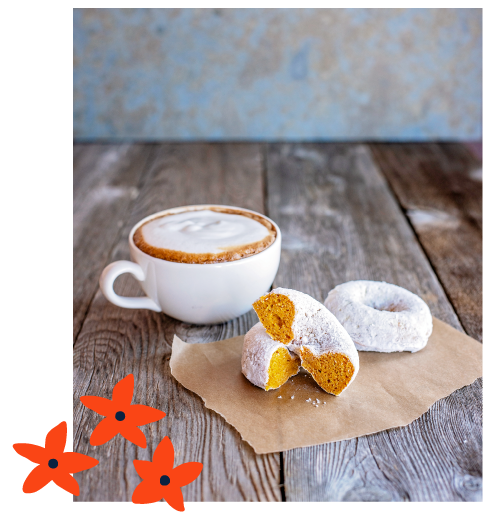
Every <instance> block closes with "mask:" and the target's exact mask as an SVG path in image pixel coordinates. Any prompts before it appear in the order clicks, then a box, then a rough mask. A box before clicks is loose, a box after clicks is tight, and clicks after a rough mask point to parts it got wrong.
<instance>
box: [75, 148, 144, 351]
mask: <svg viewBox="0 0 494 515" xmlns="http://www.w3.org/2000/svg"><path fill="white" fill-rule="evenodd" d="M80 147H82V148H80ZM78 148H80V151H77V152H76V153H75V155H74V240H73V245H74V250H73V252H74V277H73V281H74V282H73V287H74V294H73V295H74V308H73V309H74V325H73V328H74V329H73V330H74V341H75V338H76V337H77V334H78V333H79V331H80V329H81V326H82V323H83V321H84V317H85V316H86V313H87V310H88V307H89V304H90V302H91V300H92V298H93V297H94V294H95V292H96V290H97V288H98V276H99V274H100V273H101V270H102V268H103V266H104V264H105V263H106V261H107V259H108V255H109V253H110V251H111V249H112V247H113V245H114V243H115V241H116V240H117V238H118V235H119V233H120V231H121V229H122V226H123V224H124V222H125V221H126V220H127V217H128V210H129V206H130V204H131V202H132V200H133V199H134V198H135V197H136V195H137V193H138V191H139V181H141V180H143V178H144V177H145V172H146V162H147V160H148V158H149V156H150V152H151V149H152V146H145V145H76V149H78Z"/></svg>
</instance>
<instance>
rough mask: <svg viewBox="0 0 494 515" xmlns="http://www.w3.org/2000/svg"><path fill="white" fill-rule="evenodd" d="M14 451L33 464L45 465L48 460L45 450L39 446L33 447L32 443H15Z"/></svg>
mask: <svg viewBox="0 0 494 515" xmlns="http://www.w3.org/2000/svg"><path fill="white" fill-rule="evenodd" d="M14 451H15V452H16V453H17V454H20V455H21V456H24V458H27V459H28V460H29V461H32V462H33V463H43V464H44V463H45V462H46V460H47V457H46V450H45V448H44V447H40V446H39V445H33V444H31V443H15V444H14ZM48 459H49V458H48Z"/></svg>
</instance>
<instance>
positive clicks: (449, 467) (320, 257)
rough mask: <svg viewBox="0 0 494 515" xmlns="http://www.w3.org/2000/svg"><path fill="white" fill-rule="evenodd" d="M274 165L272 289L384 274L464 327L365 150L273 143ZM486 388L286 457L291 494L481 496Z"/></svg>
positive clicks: (321, 288) (322, 291) (322, 289)
mask: <svg viewBox="0 0 494 515" xmlns="http://www.w3.org/2000/svg"><path fill="white" fill-rule="evenodd" d="M266 162H267V177H268V184H267V190H268V213H267V214H268V215H269V216H270V217H271V218H273V220H275V221H276V222H277V223H278V224H279V225H280V228H281V231H282V233H283V249H282V259H281V266H280V270H279V273H278V275H277V277H276V279H275V286H284V287H287V288H294V289H298V290H301V291H303V292H305V293H308V294H309V295H312V296H313V297H315V298H316V299H318V300H320V301H323V300H324V299H325V297H326V295H327V292H328V291H329V290H330V289H332V288H333V287H334V286H336V285H337V284H339V283H342V282H345V281H349V280H353V279H372V280H384V281H387V282H391V283H394V284H398V285H400V286H403V287H405V288H408V289H410V290H411V291H413V292H416V293H418V294H419V295H421V297H422V298H423V299H424V300H425V301H426V302H427V303H428V305H429V306H430V308H431V310H432V312H433V314H434V315H435V316H437V317H438V318H440V319H442V320H444V321H446V322H448V323H450V324H451V325H453V326H455V327H457V328H459V329H461V327H460V325H459V322H458V319H457V317H456V315H455V313H454V311H453V309H452V307H451V305H450V303H449V301H448V299H447V297H446V295H445V293H444V291H443V290H442V288H441V286H440V284H439V282H438V280H437V278H436V276H435V274H434V272H433V271H432V269H431V267H430V265H429V262H428V260H427V258H426V256H425V255H424V253H423V251H422V249H421V247H420V245H419V244H418V242H417V240H416V238H415V235H414V233H413V231H412V230H411V228H410V226H409V224H408V222H407V221H406V218H405V217H404V216H403V214H402V213H401V211H400V208H399V206H398V205H397V203H396V201H395V200H394V198H393V196H392V194H391V192H390V191H389V188H388V186H387V184H386V182H385V180H384V179H383V177H382V176H381V175H380V173H379V172H378V170H377V168H376V166H375V165H374V163H373V161H372V157H371V152H370V150H369V149H368V148H367V147H366V146H363V145H345V144H304V145H301V144H293V145H290V144H273V145H270V146H269V147H268V150H267V160H266ZM480 386H481V382H480V381H477V382H476V383H474V384H473V385H471V386H469V387H465V388H463V389H462V390H460V391H457V392H455V393H454V394H452V395H450V396H449V397H448V398H446V399H443V400H441V401H439V402H437V403H436V404H435V405H434V406H433V407H432V408H431V409H430V410H429V411H428V412H427V413H426V414H424V415H423V416H422V417H420V418H419V419H418V420H417V421H415V422H413V423H412V424H410V425H408V426H407V427H405V428H401V429H394V430H390V431H383V432H381V433H378V434H376V435H372V436H368V437H361V438H357V439H353V440H350V441H345V442H337V443H331V444H326V445H320V446H316V447H311V448H305V449H297V450H293V451H289V452H286V453H284V459H283V461H284V485H285V495H286V499H287V501H339V500H349V501H361V500H393V501H398V500H412V501H416V500H421V501H425V500H428V501H431V500H460V499H464V500H479V498H480V496H481V491H480V488H481V452H480V449H481V441H482V440H481V438H482V434H481V425H480V421H481V416H482V411H481V389H480ZM466 406H468V408H466Z"/></svg>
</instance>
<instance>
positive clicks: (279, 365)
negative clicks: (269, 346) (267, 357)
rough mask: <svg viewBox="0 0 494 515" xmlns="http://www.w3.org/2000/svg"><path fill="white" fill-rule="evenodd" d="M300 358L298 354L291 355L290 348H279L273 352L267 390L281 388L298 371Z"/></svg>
mask: <svg viewBox="0 0 494 515" xmlns="http://www.w3.org/2000/svg"><path fill="white" fill-rule="evenodd" d="M299 367H300V359H299V357H298V356H293V357H292V355H290V353H289V352H288V349H285V348H283V347H282V348H279V349H278V350H276V351H275V352H273V356H272V357H271V361H270V362H269V369H268V378H269V379H268V382H267V384H266V388H265V390H266V391H267V390H270V389H272V388H279V387H280V386H281V385H282V384H285V383H286V382H287V381H288V379H289V378H290V377H292V376H294V375H296V374H297V373H298V370H299Z"/></svg>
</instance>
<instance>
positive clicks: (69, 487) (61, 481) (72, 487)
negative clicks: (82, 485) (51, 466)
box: [53, 471, 79, 495]
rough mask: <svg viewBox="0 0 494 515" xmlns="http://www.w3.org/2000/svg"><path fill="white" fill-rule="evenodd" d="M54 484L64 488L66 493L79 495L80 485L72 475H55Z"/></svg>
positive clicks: (61, 473) (62, 473) (60, 473)
mask: <svg viewBox="0 0 494 515" xmlns="http://www.w3.org/2000/svg"><path fill="white" fill-rule="evenodd" d="M53 482H54V483H56V484H57V485H58V486H59V487H60V488H63V489H64V490H65V491H66V492H69V493H71V494H72V495H79V484H78V483H77V481H76V480H75V479H74V478H73V477H72V476H71V475H70V474H67V473H64V472H62V471H60V472H58V473H55V474H53Z"/></svg>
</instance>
